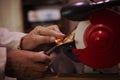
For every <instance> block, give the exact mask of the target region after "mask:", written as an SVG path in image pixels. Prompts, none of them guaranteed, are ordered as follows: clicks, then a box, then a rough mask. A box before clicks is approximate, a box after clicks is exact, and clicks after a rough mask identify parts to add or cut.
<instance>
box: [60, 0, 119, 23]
mask: <svg viewBox="0 0 120 80" xmlns="http://www.w3.org/2000/svg"><path fill="white" fill-rule="evenodd" d="M117 5H120V0H104V1H103V0H102V1H97V2H95V1H82V2H75V3H72V4H68V5H66V6H64V7H63V8H62V9H61V16H62V17H65V18H67V19H69V20H73V21H83V20H87V19H89V18H90V15H91V14H93V13H95V12H96V11H99V10H101V9H104V8H109V7H113V6H117Z"/></svg>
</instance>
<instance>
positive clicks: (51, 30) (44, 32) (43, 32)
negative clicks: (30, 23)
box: [22, 25, 65, 50]
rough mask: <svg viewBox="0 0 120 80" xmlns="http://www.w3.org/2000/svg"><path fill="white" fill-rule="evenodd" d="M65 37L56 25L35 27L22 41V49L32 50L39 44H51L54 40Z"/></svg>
mask: <svg viewBox="0 0 120 80" xmlns="http://www.w3.org/2000/svg"><path fill="white" fill-rule="evenodd" d="M64 36H65V35H64V34H63V33H62V32H60V30H59V28H58V26H57V25H51V26H48V27H42V26H37V27H35V28H34V29H33V30H32V31H31V32H30V33H29V34H28V35H26V36H25V37H24V38H23V40H22V48H23V49H28V50H30V49H33V48H36V47H37V46H38V45H40V44H44V43H52V42H54V40H55V38H63V37H64Z"/></svg>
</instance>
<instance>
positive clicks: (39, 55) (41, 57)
mask: <svg viewBox="0 0 120 80" xmlns="http://www.w3.org/2000/svg"><path fill="white" fill-rule="evenodd" d="M33 61H35V62H50V57H49V56H47V55H46V54H45V53H44V51H41V52H38V53H37V54H35V55H34V58H33Z"/></svg>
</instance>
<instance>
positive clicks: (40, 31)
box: [34, 26, 65, 38]
mask: <svg viewBox="0 0 120 80" xmlns="http://www.w3.org/2000/svg"><path fill="white" fill-rule="evenodd" d="M34 32H35V33H36V34H38V35H44V36H54V37H58V38H62V37H64V36H65V34H63V33H61V32H59V31H56V30H53V29H49V28H46V27H41V26H37V27H36V29H35V30H34Z"/></svg>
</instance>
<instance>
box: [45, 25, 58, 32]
mask: <svg viewBox="0 0 120 80" xmlns="http://www.w3.org/2000/svg"><path fill="white" fill-rule="evenodd" d="M47 28H49V29H51V30H55V31H57V32H60V29H59V27H58V26H57V25H50V26H48V27H47Z"/></svg>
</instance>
